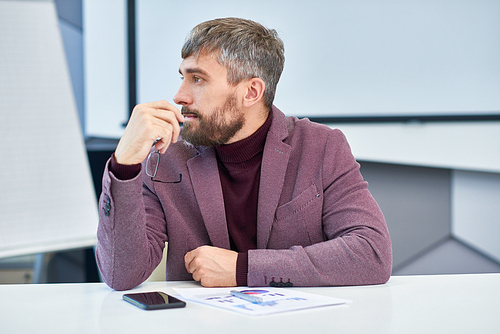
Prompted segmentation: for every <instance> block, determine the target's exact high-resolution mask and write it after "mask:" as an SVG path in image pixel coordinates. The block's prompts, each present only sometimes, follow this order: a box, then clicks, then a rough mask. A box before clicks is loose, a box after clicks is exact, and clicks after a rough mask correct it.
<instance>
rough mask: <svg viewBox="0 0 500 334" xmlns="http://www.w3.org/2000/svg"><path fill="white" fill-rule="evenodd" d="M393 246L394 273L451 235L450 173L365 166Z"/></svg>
mask: <svg viewBox="0 0 500 334" xmlns="http://www.w3.org/2000/svg"><path fill="white" fill-rule="evenodd" d="M361 173H362V174H363V177H364V178H365V180H366V181H368V183H369V189H370V191H371V193H372V194H373V196H374V197H375V199H376V200H377V202H378V204H379V205H380V207H381V209H382V211H383V213H384V215H385V218H386V221H387V225H388V227H389V232H390V234H391V238H392V244H393V256H394V269H395V270H397V269H398V267H399V266H401V265H403V264H404V263H405V262H407V261H409V260H411V259H412V258H413V257H414V256H415V255H416V254H419V253H421V252H422V251H424V250H425V249H427V248H429V247H431V246H432V245H434V244H435V243H436V242H438V241H439V240H442V239H443V238H446V237H447V236H449V235H450V221H451V217H450V207H451V205H450V170H447V169H436V168H423V167H412V166H401V165H388V164H379V163H371V162H361Z"/></svg>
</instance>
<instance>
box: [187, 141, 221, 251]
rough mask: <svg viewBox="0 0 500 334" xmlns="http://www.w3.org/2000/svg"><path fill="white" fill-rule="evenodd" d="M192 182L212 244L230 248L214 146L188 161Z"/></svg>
mask: <svg viewBox="0 0 500 334" xmlns="http://www.w3.org/2000/svg"><path fill="white" fill-rule="evenodd" d="M187 166H188V170H189V174H190V175H191V182H192V184H193V190H194V193H195V196H196V200H197V202H198V205H199V207H200V211H201V215H202V216H203V220H204V223H205V227H206V229H207V232H208V235H209V237H210V241H211V242H212V246H215V247H220V248H226V249H229V248H230V247H231V246H230V243H229V234H228V231H227V223H226V213H225V211H224V198H223V194H222V187H221V184H220V177H219V168H218V166H217V160H216V157H215V150H214V149H213V148H206V149H204V150H203V151H202V152H201V153H200V154H199V155H197V156H196V157H194V158H192V159H190V160H188V162H187Z"/></svg>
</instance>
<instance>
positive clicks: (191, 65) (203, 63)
mask: <svg viewBox="0 0 500 334" xmlns="http://www.w3.org/2000/svg"><path fill="white" fill-rule="evenodd" d="M179 72H180V73H181V74H182V73H200V74H205V75H210V74H211V73H212V74H215V73H217V72H226V69H225V67H224V66H222V65H220V64H219V62H218V61H217V58H215V57H214V56H212V55H205V54H200V55H198V56H197V57H196V56H189V57H186V58H185V59H183V60H182V62H181V64H180V66H179Z"/></svg>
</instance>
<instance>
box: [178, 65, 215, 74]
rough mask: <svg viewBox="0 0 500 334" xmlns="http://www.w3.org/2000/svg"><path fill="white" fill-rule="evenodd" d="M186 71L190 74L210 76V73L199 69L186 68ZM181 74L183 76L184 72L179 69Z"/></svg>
mask: <svg viewBox="0 0 500 334" xmlns="http://www.w3.org/2000/svg"><path fill="white" fill-rule="evenodd" d="M185 71H186V73H190V74H203V75H207V76H208V73H207V72H206V71H204V70H202V69H201V68H199V67H193V68H186V69H185ZM179 73H180V75H182V71H181V69H180V68H179Z"/></svg>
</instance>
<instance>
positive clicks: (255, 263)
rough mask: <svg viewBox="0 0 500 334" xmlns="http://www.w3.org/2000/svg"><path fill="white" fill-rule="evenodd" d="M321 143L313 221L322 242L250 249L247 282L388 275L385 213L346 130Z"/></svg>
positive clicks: (300, 282) (339, 281) (357, 280)
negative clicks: (315, 219) (318, 199)
mask: <svg viewBox="0 0 500 334" xmlns="http://www.w3.org/2000/svg"><path fill="white" fill-rule="evenodd" d="M325 144H326V145H325V154H324V156H323V159H324V160H323V163H322V166H321V177H320V178H321V183H322V189H320V193H318V194H317V196H318V197H322V200H323V202H322V205H319V206H318V207H319V209H318V210H321V214H318V217H321V218H319V219H320V220H321V222H320V223H319V224H317V225H318V226H321V227H320V228H321V231H319V232H318V233H320V234H319V235H321V234H322V235H323V241H320V242H316V243H313V244H310V245H302V246H300V245H297V246H292V247H290V248H288V249H258V250H251V251H249V254H248V261H249V272H248V285H249V286H267V285H269V284H271V283H272V282H274V283H280V282H283V283H292V284H293V285H294V286H339V285H366V284H382V283H385V282H387V280H388V279H389V277H390V275H391V271H392V249H391V241H390V237H389V232H388V230H387V225H386V223H385V219H384V216H383V214H382V212H381V210H380V208H379V206H378V205H377V203H376V202H375V200H374V198H373V197H372V195H371V194H370V192H369V191H368V184H367V182H365V181H364V180H363V178H362V176H361V173H360V171H359V164H358V163H357V162H356V160H355V158H354V156H353V155H352V153H351V150H350V147H349V145H348V143H347V140H346V139H345V137H344V135H343V134H342V133H341V132H340V131H339V130H334V131H330V134H329V136H328V139H327V141H326V143H325ZM298 175H299V176H298V177H300V172H299V174H298ZM321 192H322V193H321ZM291 219H293V218H291ZM271 233H272V232H271Z"/></svg>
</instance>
